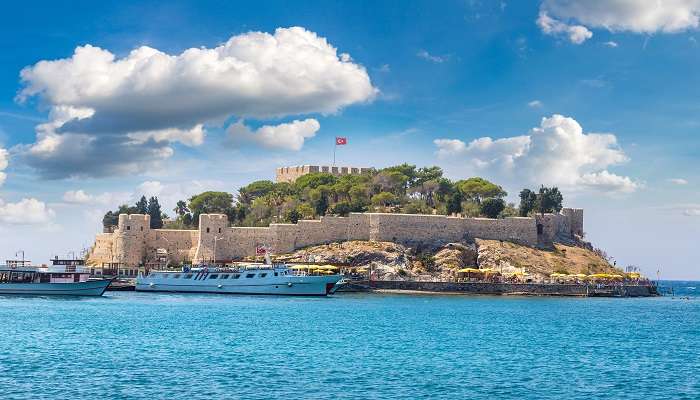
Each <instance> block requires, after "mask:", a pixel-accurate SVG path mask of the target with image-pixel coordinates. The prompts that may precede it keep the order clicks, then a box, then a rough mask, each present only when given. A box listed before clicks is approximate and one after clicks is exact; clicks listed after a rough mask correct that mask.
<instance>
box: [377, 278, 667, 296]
mask: <svg viewBox="0 0 700 400" xmlns="http://www.w3.org/2000/svg"><path fill="white" fill-rule="evenodd" d="M369 287H370V288H371V289H380V290H406V291H419V292H452V293H465V294H489V295H528V296H579V297H651V296H658V295H659V293H658V291H657V288H656V286H655V285H602V284H591V285H576V284H543V283H492V282H422V281H370V282H369Z"/></svg>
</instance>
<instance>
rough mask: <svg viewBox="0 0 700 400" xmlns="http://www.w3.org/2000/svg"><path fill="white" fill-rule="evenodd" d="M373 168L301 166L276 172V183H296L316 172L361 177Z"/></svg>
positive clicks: (282, 168)
mask: <svg viewBox="0 0 700 400" xmlns="http://www.w3.org/2000/svg"><path fill="white" fill-rule="evenodd" d="M371 170H372V169H371V168H358V167H329V166H327V165H300V166H294V167H281V168H277V169H276V170H275V182H278V183H279V182H290V183H291V182H294V181H295V180H297V178H299V177H300V176H302V175H306V174H311V173H314V172H327V173H329V174H333V175H335V176H341V175H360V174H364V173H366V172H370V171H371Z"/></svg>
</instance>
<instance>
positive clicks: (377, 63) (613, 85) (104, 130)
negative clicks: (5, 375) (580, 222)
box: [0, 0, 700, 279]
mask: <svg viewBox="0 0 700 400" xmlns="http://www.w3.org/2000/svg"><path fill="white" fill-rule="evenodd" d="M655 3H656V2H653V1H649V2H645V1H625V0H592V1H588V2H583V1H575V0H566V1H564V0H561V1H560V0H545V1H543V2H535V1H532V2H515V1H500V2H499V1H453V2H450V1H446V2H441V3H439V4H436V3H435V2H428V1H425V2H421V1H413V2H398V1H397V2H374V1H372V2H369V1H368V2H360V1H352V2H342V3H341V2H328V1H319V2H304V3H303V4H291V3H289V2H265V1H260V2H256V3H255V5H246V4H235V3H233V2H224V1H222V2H214V1H209V2H168V3H162V4H161V3H158V2H120V3H111V4H110V3H109V2H100V3H99V4H97V3H94V2H71V3H70V5H65V4H64V5H60V4H55V3H53V2H46V3H45V4H42V5H38V6H37V5H34V6H32V7H28V6H25V5H6V12H3V13H2V15H0V30H2V31H3V32H2V33H3V34H2V35H0V47H1V48H2V49H3V50H4V51H2V52H0V149H6V153H7V155H5V156H2V154H4V153H1V152H0V167H2V165H3V162H2V160H4V159H7V161H8V162H7V164H8V166H7V167H6V168H5V169H4V170H3V171H2V172H3V173H4V174H5V175H6V178H5V179H4V183H3V184H2V185H0V199H1V200H0V201H1V202H0V237H2V244H0V258H1V257H4V258H9V257H11V256H13V255H14V252H15V251H16V250H18V249H24V250H25V251H27V254H28V255H31V257H32V258H34V259H35V261H43V260H44V259H46V258H48V257H49V256H50V255H53V254H59V255H65V254H66V253H67V252H68V251H70V250H76V251H77V250H79V249H80V248H81V247H83V246H87V245H90V244H91V240H92V238H93V236H94V233H95V232H97V231H99V228H100V222H99V221H100V219H101V215H102V214H103V213H104V212H105V211H106V210H107V209H110V208H114V206H115V205H117V204H118V203H120V202H124V201H131V200H132V199H133V198H134V197H136V196H140V195H141V194H157V195H159V197H160V198H162V199H163V201H164V202H165V203H166V206H169V207H168V208H171V207H172V203H174V201H176V200H177V199H179V198H185V197H187V196H189V195H191V194H192V193H196V192H199V191H202V190H207V189H216V190H228V191H235V190H236V188H237V187H238V186H239V185H241V184H245V183H246V182H249V181H251V180H254V179H270V178H272V175H273V170H274V168H275V167H277V166H282V165H296V164H306V163H329V162H330V161H331V159H332V148H333V139H334V137H335V136H336V135H341V136H347V137H348V138H349V142H350V143H349V145H348V146H346V147H343V148H341V149H339V152H338V161H339V163H340V164H345V165H357V166H377V167H382V166H386V165H390V164H396V163H401V162H410V163H414V164H417V165H440V166H441V167H443V168H444V169H445V170H446V172H447V173H448V174H449V176H450V177H453V178H463V177H468V176H474V175H481V176H485V177H488V178H490V179H493V180H495V181H497V182H499V183H501V184H502V185H504V187H505V188H506V189H507V190H508V191H509V192H510V193H511V199H512V200H515V195H517V191H519V190H520V189H521V188H522V187H525V186H528V187H536V186H538V185H539V184H540V183H542V184H547V185H550V184H555V185H558V186H560V187H561V188H562V190H563V191H564V193H565V196H566V197H565V202H566V204H567V205H568V206H572V207H583V208H585V209H586V227H585V230H586V231H587V233H588V238H589V239H590V240H592V241H593V243H594V245H596V246H599V247H602V248H603V249H605V250H606V251H607V252H608V253H609V254H611V255H613V256H614V257H615V258H616V260H617V261H618V263H619V264H622V265H627V264H637V265H640V266H642V268H643V269H644V271H645V272H646V273H647V274H649V275H650V276H655V275H656V270H657V269H659V268H660V269H661V273H662V277H667V278H677V279H681V278H696V279H700V270H699V269H698V267H697V264H696V262H695V261H693V257H692V255H693V252H692V249H693V247H694V245H695V243H696V242H697V239H696V238H697V237H698V234H699V233H700V191H699V190H698V182H699V181H700V174H699V173H698V168H697V167H698V159H699V158H700V140H698V139H697V132H698V129H699V128H700V116H699V115H700V114H699V113H698V111H699V110H700V101H699V99H698V94H697V93H698V90H697V88H698V84H699V83H700V74H699V73H698V72H697V71H698V68H697V66H698V62H699V61H700V47H699V46H700V43H698V40H700V32H699V31H698V17H699V15H700V5H699V4H698V2H697V1H694V0H687V1H685V0H682V1H678V2H674V3H673V4H668V5H666V6H658V5H655ZM289 27H299V28H297V29H296V30H283V31H282V32H281V33H279V34H277V33H276V29H278V28H289ZM250 32H261V34H260V35H263V36H255V35H252V34H250ZM284 32H287V33H289V34H288V35H286V36H285V34H284ZM232 38H233V40H234V41H235V43H237V44H233V45H231V46H230V47H227V49H229V50H226V51H231V52H232V53H231V54H234V56H233V57H234V58H235V57H239V59H245V58H246V57H248V59H246V60H245V61H248V62H250V63H251V64H252V65H255V67H254V68H253V71H252V72H251V73H252V75H250V76H248V78H246V79H240V81H239V79H238V78H239V76H238V75H235V72H230V71H229V72H227V73H225V74H224V73H220V70H221V69H220V67H221V66H224V65H229V64H227V63H226V61H225V60H223V58H219V59H217V60H216V61H212V62H211V63H204V62H203V61H202V60H204V58H203V57H204V56H203V54H204V53H205V51H204V50H207V51H208V50H212V49H214V48H217V47H218V46H222V45H224V44H225V43H227V42H229V40H230V39H232ZM260 38H265V40H266V42H265V43H268V44H269V43H270V40H273V41H275V43H278V44H280V46H281V45H282V44H284V46H287V47H285V49H286V50H289V52H288V53H287V52H285V51H283V50H280V51H276V53H275V54H276V56H275V57H274V63H273V64H274V65H270V60H269V59H267V58H265V57H267V56H265V55H264V52H265V51H269V49H267V50H265V48H264V47H265V46H266V45H267V44H265V45H261V44H260V43H262V42H256V41H255V40H258V39H260ZM285 38H287V39H285ZM229 43H232V42H229ZM251 43H256V45H255V46H252V45H250V44H251ZM300 43H304V44H308V43H311V44H313V45H314V46H315V47H314V48H315V49H316V50H314V52H312V53H308V54H307V53H304V52H303V51H302V49H301V48H297V47H295V46H301V45H300ZM324 43H325V44H324ZM86 45H90V46H92V47H91V49H92V50H87V52H86V53H87V55H86V56H85V57H86V60H87V61H84V63H83V64H81V63H78V62H77V61H76V59H72V58H71V57H73V55H74V51H75V50H76V48H77V47H78V46H86ZM141 46H148V47H149V48H152V49H157V50H158V51H159V52H161V53H159V54H162V55H163V56H164V58H162V59H161V62H166V61H162V60H163V59H165V58H167V57H170V59H171V60H175V59H176V60H178V62H179V64H178V65H180V67H181V68H182V69H181V70H178V71H180V72H182V71H186V73H185V74H184V75H182V74H178V73H175V72H171V73H169V74H170V75H168V73H165V72H162V71H163V69H161V68H152V69H146V67H143V68H141V69H139V68H134V69H131V70H129V72H124V71H125V70H124V69H123V68H122V67H119V66H117V64H118V63H119V62H120V61H124V60H126V59H128V60H134V62H135V63H136V64H138V63H137V61H136V60H137V59H138V60H141V61H143V60H147V59H149V60H150V58H149V57H152V53H150V52H148V53H139V55H134V56H130V52H132V50H135V49H138V48H140V47H141ZM96 47H98V48H100V49H103V50H101V51H108V52H110V53H111V54H112V55H113V57H114V58H113V59H112V60H111V61H110V60H107V61H105V60H104V59H102V58H100V57H101V56H100V55H101V54H102V55H104V53H100V52H99V51H97V50H95V48H96ZM244 47H245V51H244V50H243V48H244ZM188 49H195V50H196V49H200V50H201V51H199V52H198V55H197V57H201V58H198V59H197V60H196V61H192V60H190V59H185V58H184V57H180V55H181V54H182V53H183V52H185V51H188V52H190V50H188ZM203 49H204V50H203ZM336 49H337V52H336ZM212 51H213V50H212ZM343 53H346V54H348V55H349V56H348V57H347V58H344V56H342V55H341V54H343ZM131 54H133V53H131ZM207 54H208V53H207ZM226 54H228V55H229V56H230V54H229V53H226ZM241 54H243V55H241ZM280 54H281V55H280ZM302 54H303V55H302ZM130 57H132V58H130ZM285 57H287V58H285ZM315 57H319V58H315ZM61 59H65V60H66V63H64V64H65V65H64V66H63V67H60V66H59V65H58V64H55V63H54V64H51V65H50V66H48V67H40V66H39V65H40V64H37V63H39V62H41V61H55V60H61ZM100 60H102V61H100ZM261 60H262V61H261ZM71 61H73V62H71ZM229 61H230V59H229ZM98 64H99V65H100V66H103V67H105V68H110V70H109V71H110V72H108V73H102V72H100V73H96V72H95V71H96V69H95V68H96V67H95V65H98ZM136 64H135V65H136ZM159 65H160V64H159ZM24 68H27V69H25V71H28V73H27V74H25V78H24V80H22V79H21V78H20V71H22V70H23V69H24ZM111 68H114V69H111ZM193 70H195V71H203V74H202V75H201V78H200V79H192V75H187V74H188V73H189V74H192V71H193ZM103 72H104V71H103ZM231 73H233V74H234V75H229V74H231ZM121 74H124V75H121ZM153 74H156V75H153ZM157 74H161V75H157ZM183 76H184V77H183ZM251 76H252V77H253V78H250V77H251ZM299 77H301V78H299ZM161 79H162V83H161V84H159V85H153V84H152V83H153V82H161ZM250 79H253V85H252V86H248V85H249V84H250V82H251V80H250ZM209 80H211V86H205V85H204V84H202V82H203V81H209ZM139 82H140V83H139ZM144 82H145V83H144ZM231 82H234V83H231ZM277 83H279V84H278V85H277ZM144 85H145V86H144ZM149 85H150V86H149ZM228 85H231V86H230V87H229V86H228ZM144 87H145V88H146V89H144ZM250 87H255V88H256V89H255V90H252V89H251V90H252V91H251V92H250V93H253V94H250V93H248V94H246V95H243V94H241V93H244V92H246V90H248V88H250ZM309 87H311V88H313V90H309V91H308V93H305V92H304V91H305V90H307V89H308V88H309ZM115 88H116V89H115ZM221 88H223V89H221ZM304 93H305V94H304ZM22 94H23V95H22ZM62 107H63V108H62ZM65 107H73V108H80V107H82V108H83V109H90V110H93V111H94V115H92V116H88V117H85V116H81V117H79V118H78V117H76V115H77V114H75V112H74V111H71V112H69V113H68V114H69V115H68V116H66V117H65V118H64V119H61V118H59V117H56V115H57V114H58V111H57V110H59V109H65ZM217 107H218V108H220V110H219V111H218V112H217V113H213V112H212V111H211V110H212V109H213V108H217ZM52 110H53V113H51V114H50V112H51V111H52ZM91 112H92V111H91ZM98 116H99V117H104V118H102V120H100V119H99V118H98ZM80 118H83V119H80ZM105 121H106V122H105ZM295 121H296V122H295ZM47 122H51V123H53V124H54V125H53V126H52V127H50V128H48V129H49V130H48V131H47V130H46V129H47V128H41V127H38V126H39V125H41V124H45V123H47ZM121 125H124V127H123V128H120V130H119V131H116V130H112V128H113V127H114V126H121ZM42 129H43V130H42ZM38 132H39V136H37V135H38ZM41 132H43V135H44V136H41V135H42V133H41ZM47 132H48V133H47ZM135 132H136V133H135ZM129 135H131V136H129ZM134 135H136V136H137V137H140V138H142V139H139V140H140V142H139V143H138V144H130V145H129V146H131V147H129V151H128V152H124V153H122V152H120V150H122V149H124V146H126V144H125V143H126V142H125V139H124V138H125V137H127V136H129V137H130V138H131V139H132V140H133V137H134ZM139 135H141V136H139ZM265 135H268V136H265ZM47 137H48V138H49V139H47ZM266 137H267V139H266ZM70 138H72V139H70ZM485 138H491V139H489V140H486V139H485ZM42 139H43V141H42ZM499 139H500V140H499ZM90 140H94V141H95V142H91V141H90ZM137 141H138V140H137ZM56 143H59V144H60V145H57V144H56ZM89 143H98V144H99V147H90V146H93V144H89ZM81 149H87V150H88V151H87V155H85V154H82V153H84V152H82V153H81ZM92 150H95V151H92ZM80 154H82V155H80ZM79 155H80V156H79ZM152 161H154V162H152ZM0 169H1V168H0Z"/></svg>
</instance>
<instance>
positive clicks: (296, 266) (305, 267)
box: [289, 265, 310, 269]
mask: <svg viewBox="0 0 700 400" xmlns="http://www.w3.org/2000/svg"><path fill="white" fill-rule="evenodd" d="M309 267H310V266H309V265H293V266H291V267H289V269H309Z"/></svg>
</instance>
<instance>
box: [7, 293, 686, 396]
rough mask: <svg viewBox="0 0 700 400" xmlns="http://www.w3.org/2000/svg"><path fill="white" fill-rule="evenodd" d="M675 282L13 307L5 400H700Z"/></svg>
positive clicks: (160, 297) (28, 302)
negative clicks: (648, 289)
mask: <svg viewBox="0 0 700 400" xmlns="http://www.w3.org/2000/svg"><path fill="white" fill-rule="evenodd" d="M661 287H662V290H664V291H665V292H668V293H669V294H668V295H666V296H663V297H656V298H557V297H515V296H466V295H433V294H425V295H416V294H410V295H407V294H368V293H354V294H350V293H348V294H337V295H334V296H332V297H328V298H306V297H272V296H267V297H266V296H233V295H206V294H153V293H138V292H107V293H105V295H104V296H103V297H99V298H51V297H10V296H8V297H0V399H151V400H153V399H168V400H175V399H186V400H193V399H277V398H285V399H448V398H450V399H455V398H464V399H563V398H566V399H590V398H609V399H649V398H653V399H700V282H680V281H666V282H662V283H661ZM671 293H672V294H671Z"/></svg>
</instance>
